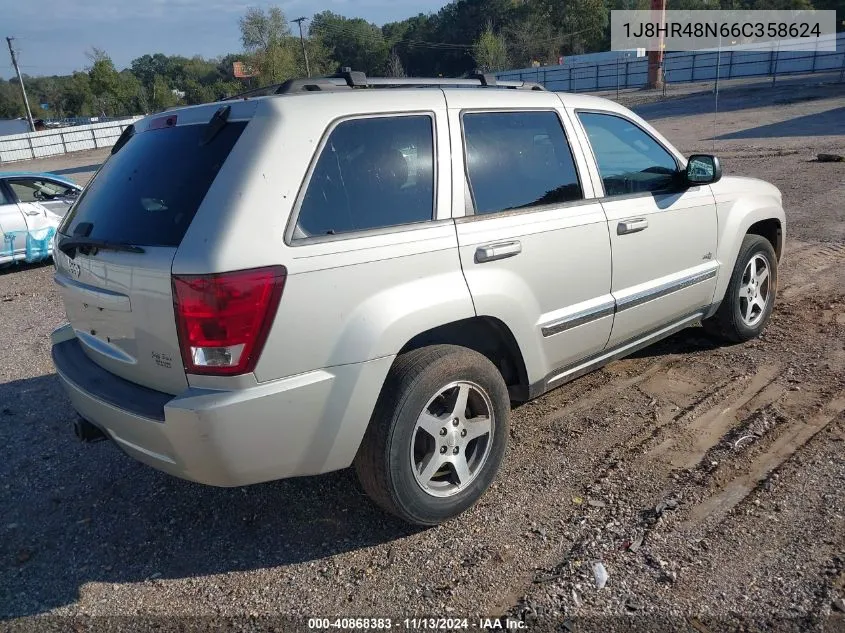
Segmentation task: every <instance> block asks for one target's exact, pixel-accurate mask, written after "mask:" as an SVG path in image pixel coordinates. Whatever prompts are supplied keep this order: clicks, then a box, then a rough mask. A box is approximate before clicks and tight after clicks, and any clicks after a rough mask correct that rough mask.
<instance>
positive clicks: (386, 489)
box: [355, 345, 510, 526]
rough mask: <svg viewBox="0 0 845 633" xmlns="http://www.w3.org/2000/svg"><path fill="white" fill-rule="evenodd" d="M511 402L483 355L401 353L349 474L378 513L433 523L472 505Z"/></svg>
mask: <svg viewBox="0 0 845 633" xmlns="http://www.w3.org/2000/svg"><path fill="white" fill-rule="evenodd" d="M509 419H510V400H509V397H508V390H507V387H506V386H505V382H504V380H503V379H502V376H501V374H500V373H499V371H498V370H497V369H496V367H495V365H493V363H491V362H490V361H489V360H488V359H487V358H486V357H485V356H482V355H481V354H479V353H477V352H475V351H473V350H470V349H466V348H463V347H458V346H455V345H432V346H429V347H424V348H421V349H417V350H412V351H410V352H408V353H406V354H402V355H401V356H400V357H399V358H397V359H396V362H395V363H394V365H393V367H392V368H391V370H390V373H389V374H388V376H387V379H386V380H385V384H384V387H383V388H382V392H381V395H380V396H379V399H378V402H377V403H376V407H375V410H374V411H373V416H372V419H371V420H370V425H369V427H368V428H367V432H366V434H365V435H364V439H363V441H362V443H361V447H360V448H359V450H358V455H357V456H356V457H355V470H356V472H357V474H358V479H359V480H360V482H361V485H362V487H363V488H364V490H365V491H366V492H367V494H368V495H369V496H370V497H371V498H372V499H373V500H374V501H375V502H376V503H377V504H378V505H380V506H381V507H382V508H384V509H385V510H387V511H388V512H390V513H392V514H395V515H396V516H398V517H400V518H402V519H404V520H405V521H408V522H409V523H414V524H417V525H425V526H430V525H437V524H438V523H442V522H443V521H446V520H448V519H451V518H453V517H455V516H457V515H459V514H461V513H462V512H464V511H465V510H467V509H468V508H470V507H471V506H472V505H473V504H475V502H476V501H478V499H480V498H481V496H482V495H483V494H484V493H485V492H486V490H487V489H488V488H489V487H490V484H491V483H492V482H493V479H494V478H495V476H496V473H497V472H498V470H499V466H500V465H501V462H502V458H503V456H504V453H505V447H506V444H507V438H508V432H509Z"/></svg>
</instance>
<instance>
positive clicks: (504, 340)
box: [399, 316, 529, 402]
mask: <svg viewBox="0 0 845 633" xmlns="http://www.w3.org/2000/svg"><path fill="white" fill-rule="evenodd" d="M430 345H456V346H459V347H465V348H467V349H471V350H473V351H476V352H478V353H479V354H481V355H483V356H485V357H486V358H488V359H489V360H490V361H491V362H492V363H493V364H494V365H495V366H496V368H497V369H498V370H499V372H500V373H501V374H502V378H503V379H504V381H505V384H506V385H507V386H508V392H509V394H510V397H511V400H514V401H517V402H523V401H526V400H528V386H529V381H528V371H527V369H526V365H525V359H524V358H523V354H522V350H521V349H520V347H519V344H518V343H517V341H516V337H515V336H514V335H513V332H512V331H511V329H510V328H509V327H508V326H507V325H506V324H505V323H504V322H503V321H501V320H500V319H497V318H495V317H491V316H475V317H470V318H467V319H461V320H458V321H452V322H450V323H444V324H442V325H439V326H437V327H433V328H431V329H428V330H426V331H424V332H420V333H419V334H417V335H416V336H414V337H413V338H411V339H410V340H409V341H408V342H407V343H405V345H404V346H403V347H402V349H401V350H400V352H399V356H401V355H402V354H404V353H406V352H409V351H411V350H415V349H420V348H422V347H427V346H430Z"/></svg>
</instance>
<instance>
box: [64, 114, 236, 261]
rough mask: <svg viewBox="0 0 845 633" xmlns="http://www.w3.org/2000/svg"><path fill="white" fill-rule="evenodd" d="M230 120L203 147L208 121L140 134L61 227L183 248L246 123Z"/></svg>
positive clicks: (100, 173)
mask: <svg viewBox="0 0 845 633" xmlns="http://www.w3.org/2000/svg"><path fill="white" fill-rule="evenodd" d="M246 125H247V124H246V122H231V123H227V124H226V125H225V126H223V128H222V129H221V130H220V131H219V132H218V133H217V134H216V136H214V137H213V138H212V140H211V141H210V142H208V143H206V144H204V145H201V141H202V140H203V136H204V134H205V132H206V131H207V126H206V125H182V126H176V127H165V128H161V129H154V130H148V131H145V132H140V133H137V134H135V135H133V136H132V137H130V138H129V141H128V142H127V143H126V144H125V145H124V146H123V147H122V148H120V150H119V151H117V152H116V153H115V154H113V155H112V156H110V157H109V158H108V160H107V161H106V162H105V164H104V165H103V166H102V168H101V169H100V170H99V171H98V172H97V175H96V176H95V177H94V179H93V180H92V181H91V183H90V184H89V185H88V186H87V187H86V188H85V190H84V191H83V193H82V195H80V197H79V200H77V202H76V204H75V205H74V207H73V208H72V209H71V212H70V213H69V214H68V216H67V218H66V219H65V221H64V222H63V223H62V226H61V227H60V229H59V230H60V231H61V232H62V233H64V234H66V235H73V234H74V231H75V230H76V228H77V227H78V226H79V225H80V224H81V223H83V222H86V223H90V224H91V231H90V233H88V234H87V237H91V238H93V239H102V240H108V241H117V242H127V243H130V244H136V245H141V246H178V245H179V243H180V242H181V241H182V237H183V236H184V235H185V231H187V229H188V227H189V226H190V224H191V221H192V220H193V218H194V215H195V214H196V212H197V209H199V207H200V204H202V201H203V198H205V195H206V193H208V189H209V188H210V187H211V183H212V182H214V179H215V177H216V176H217V173H218V172H219V171H220V168H221V167H222V166H223V163H224V162H225V161H226V158H227V157H228V156H229V153H230V152H231V150H232V148H233V147H234V145H235V143H236V142H237V140H238V138H239V137H240V135H241V133H242V132H243V130H244V128H245V127H246Z"/></svg>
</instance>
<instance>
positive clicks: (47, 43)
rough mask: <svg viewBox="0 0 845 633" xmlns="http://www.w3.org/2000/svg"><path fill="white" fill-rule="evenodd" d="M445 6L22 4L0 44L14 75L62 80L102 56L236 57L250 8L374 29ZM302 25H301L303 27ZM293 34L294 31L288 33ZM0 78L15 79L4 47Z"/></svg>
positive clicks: (72, 0) (115, 0) (426, 1)
mask: <svg viewBox="0 0 845 633" xmlns="http://www.w3.org/2000/svg"><path fill="white" fill-rule="evenodd" d="M446 3H447V0H317V1H311V2H309V1H308V0H276V1H275V2H273V1H269V0H24V1H22V2H12V1H11V0H10V1H9V2H5V3H3V4H4V6H3V9H2V27H3V29H2V30H3V32H2V33H0V36H2V37H3V38H5V37H6V36H14V37H16V38H17V41H16V45H15V48H16V49H17V50H18V51H19V53H20V54H19V63H20V65H21V72H23V73H26V74H28V75H33V76H35V75H55V74H61V75H64V74H69V73H71V72H73V71H74V70H82V69H83V68H84V67H85V66H86V65H87V63H88V59H87V58H86V57H85V51H87V50H89V49H90V48H91V47H92V46H96V47H98V48H102V49H104V50H105V51H106V52H107V53H108V54H109V55H111V57H112V59H113V60H114V62H115V65H116V66H117V67H118V69H122V68H124V67H126V66H128V65H129V62H130V61H132V60H133V59H134V58H136V57H139V56H141V55H143V54H144V53H157V52H160V53H165V54H168V55H175V54H179V55H186V56H188V57H190V56H192V55H203V56H204V57H214V56H216V55H222V54H225V53H232V52H237V51H239V50H241V45H240V40H239V36H238V17H240V16H241V15H243V13H244V11H245V10H246V9H247V7H249V6H259V7H268V6H272V5H277V6H279V7H281V8H282V10H283V11H284V12H285V15H286V16H287V17H288V18H296V17H299V16H307V17H311V16H312V15H314V13H318V12H320V11H324V10H326V9H328V10H331V11H334V12H335V13H340V14H341V15H346V16H349V17H363V18H366V19H367V20H369V21H371V22H375V23H377V24H384V23H385V22H392V21H394V20H401V19H404V18H406V17H409V16H411V15H416V14H418V13H428V12H429V11H436V10H438V9H439V8H440V7H442V6H443V5H445V4H446ZM306 24H307V23H306ZM292 26H294V27H295V26H296V25H292ZM0 42H2V44H3V45H4V46H3V50H2V51H0V76H2V77H3V78H6V79H8V78H9V77H11V76H12V75H13V74H14V70H13V69H12V63H11V60H10V59H9V51H8V49H7V48H6V46H5V44H6V42H5V41H4V40H2V39H0Z"/></svg>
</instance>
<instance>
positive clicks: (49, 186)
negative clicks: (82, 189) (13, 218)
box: [9, 179, 76, 202]
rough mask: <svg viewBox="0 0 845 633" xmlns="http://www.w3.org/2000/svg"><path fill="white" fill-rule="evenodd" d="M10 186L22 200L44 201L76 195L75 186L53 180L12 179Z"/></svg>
mask: <svg viewBox="0 0 845 633" xmlns="http://www.w3.org/2000/svg"><path fill="white" fill-rule="evenodd" d="M9 186H10V187H11V188H12V191H14V192H15V196H17V198H18V200H19V201H20V202H43V201H45V200H54V199H56V198H64V197H67V196H73V195H76V190H75V189H74V188H73V187H68V186H67V185H62V184H59V183H57V182H53V181H52V180H30V179H25V180H23V179H22V180H10V181H9Z"/></svg>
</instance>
